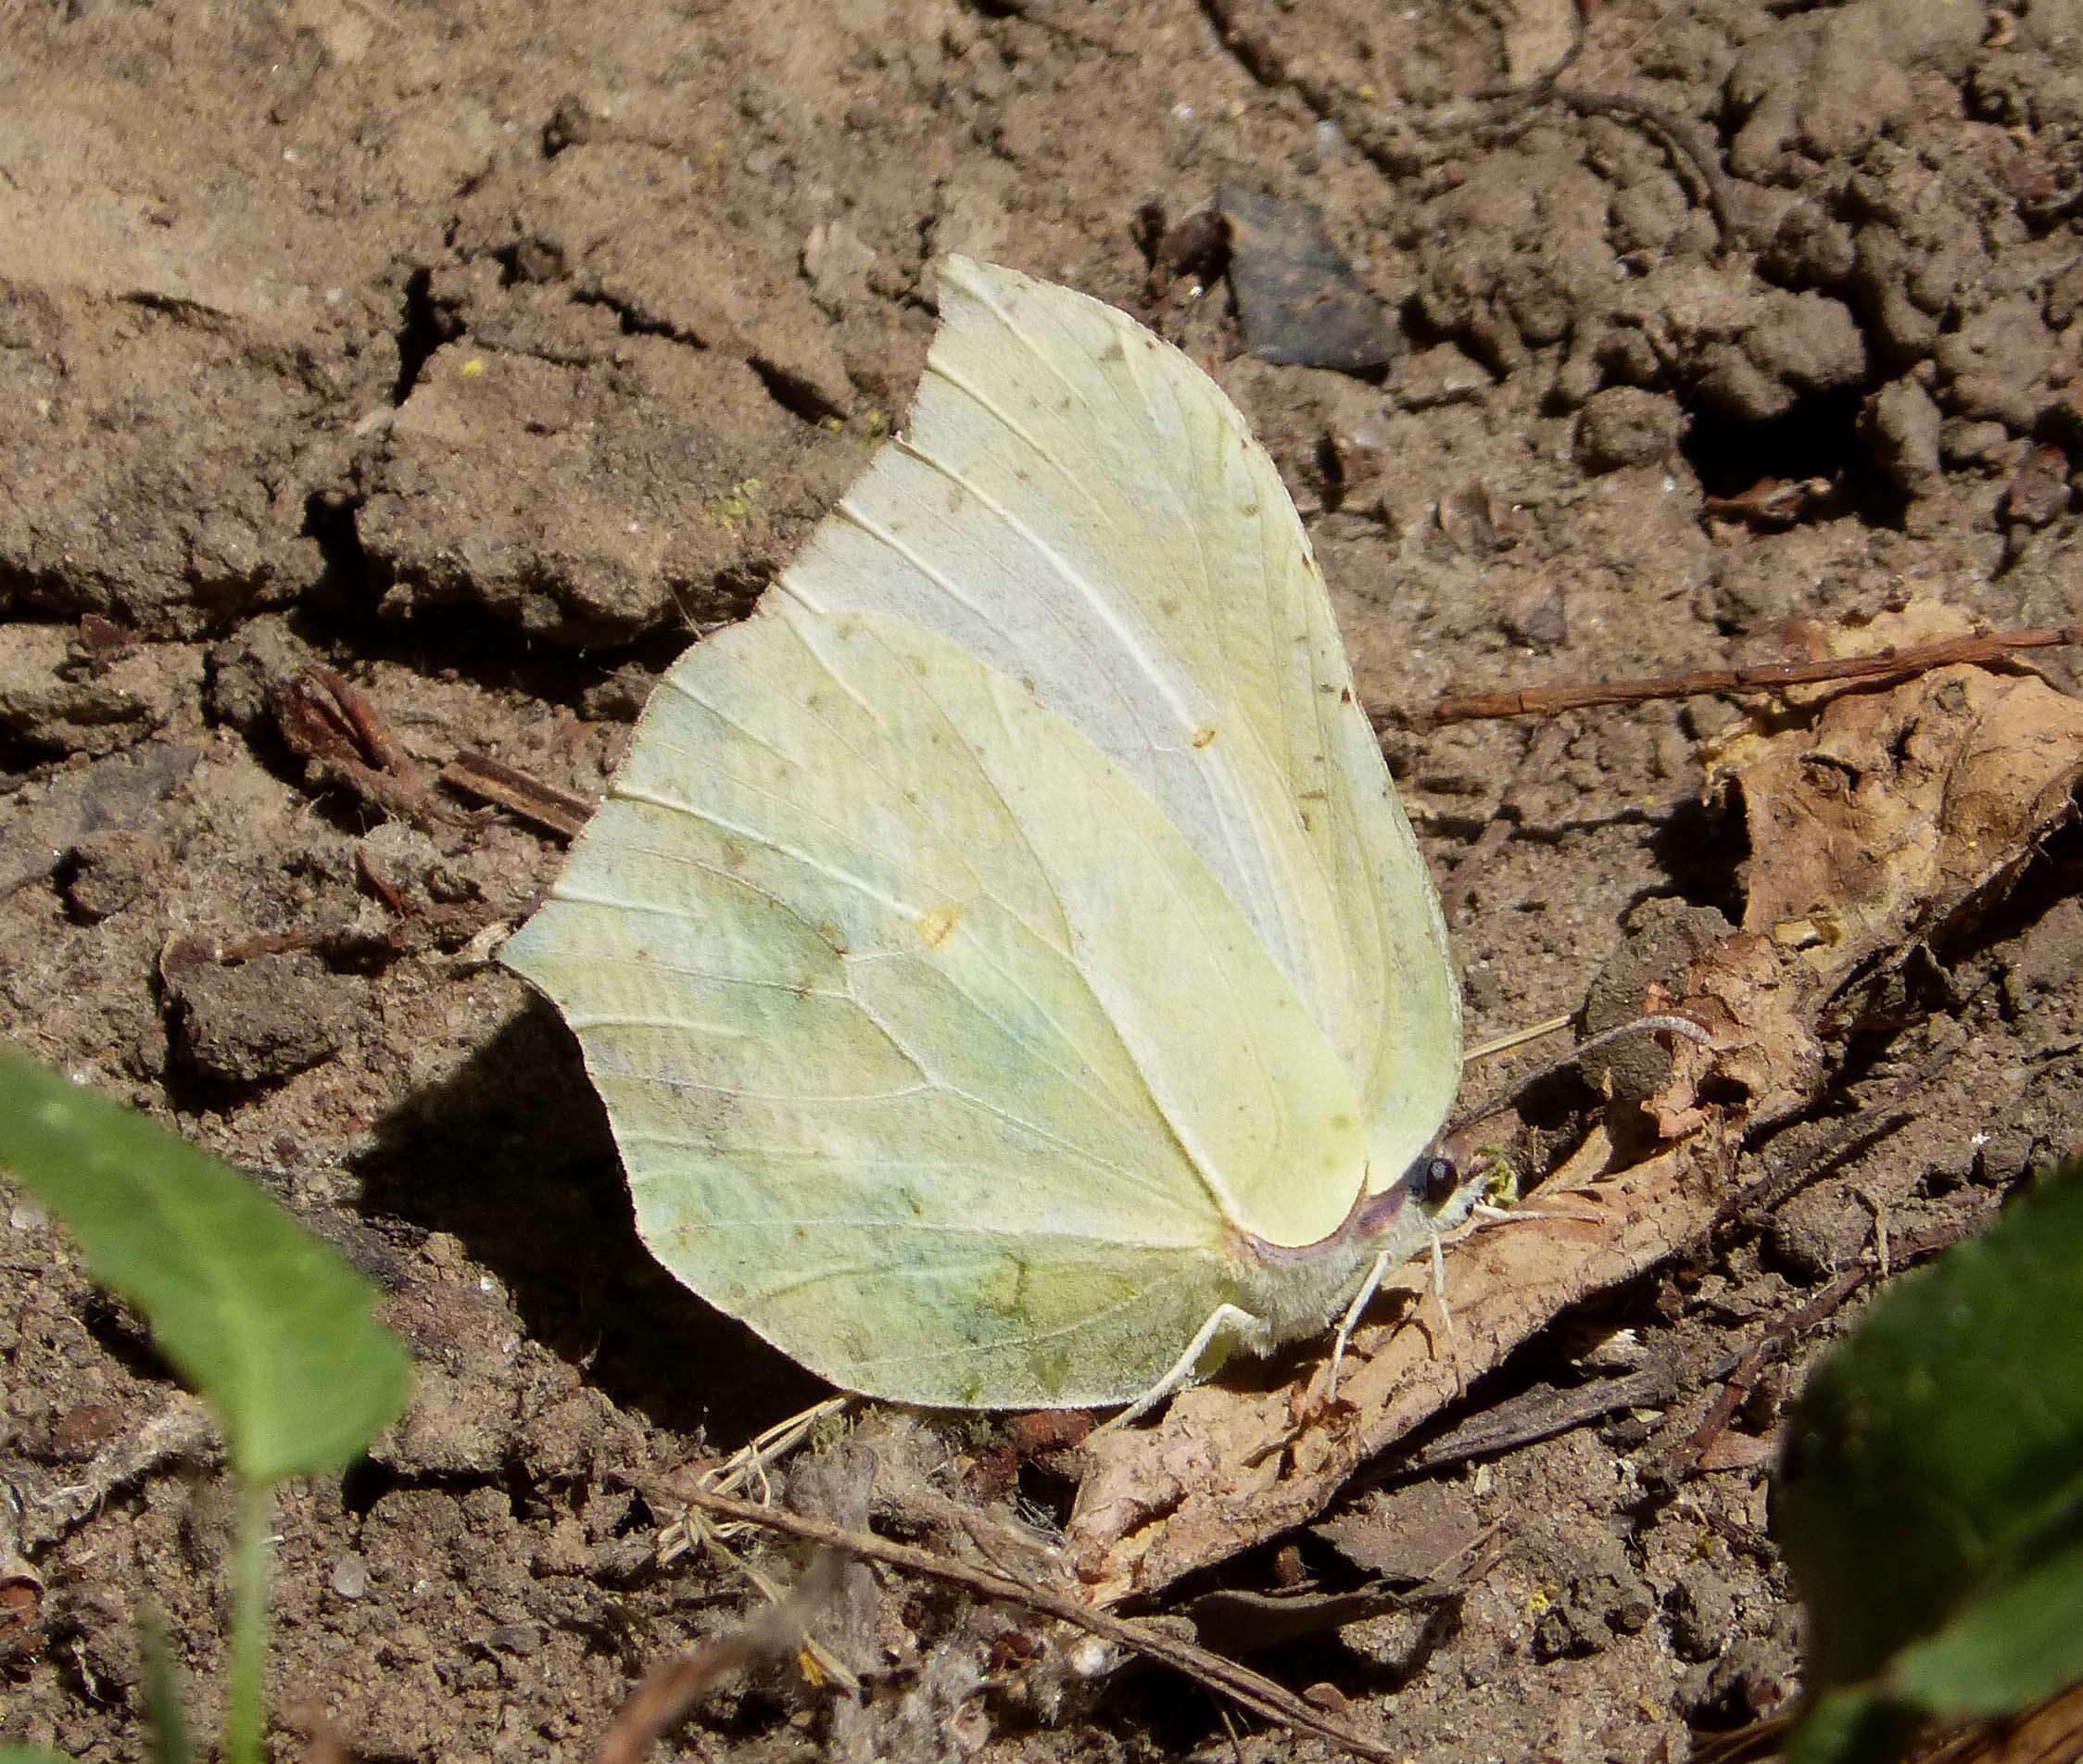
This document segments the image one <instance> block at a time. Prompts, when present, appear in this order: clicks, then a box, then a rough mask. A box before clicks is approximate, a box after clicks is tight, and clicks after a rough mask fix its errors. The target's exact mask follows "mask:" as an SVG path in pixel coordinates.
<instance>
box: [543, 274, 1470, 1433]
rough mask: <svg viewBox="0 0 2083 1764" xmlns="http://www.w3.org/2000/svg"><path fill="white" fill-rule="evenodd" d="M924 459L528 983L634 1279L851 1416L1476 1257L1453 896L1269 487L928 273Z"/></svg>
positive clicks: (1175, 1358)
mask: <svg viewBox="0 0 2083 1764" xmlns="http://www.w3.org/2000/svg"><path fill="white" fill-rule="evenodd" d="M940 294H941V320H942V323H941V332H940V335H939V337H938V339H937V340H936V342H935V344H934V346H933V349H932V353H931V356H930V358H929V359H928V363H927V369H926V376H925V380H924V383H923V384H922V385H921V387H920V390H919V394H918V398H917V403H916V406H915V410H914V411H913V413H912V424H911V432H910V434H909V435H907V436H905V437H903V438H901V439H897V440H893V441H890V442H889V443H887V444H886V445H885V446H884V447H882V448H881V450H880V451H879V452H878V453H877V455H876V457H875V459H874V460H873V461H872V462H871V463H870V465H869V467H868V469H867V471H866V473H865V474H864V475H863V476H862V478H861V479H860V481H859V482H858V483H857V484H855V485H854V486H853V488H852V490H851V491H850V492H849V493H848V494H847V496H846V497H845V498H844V499H843V500H841V501H840V504H839V506H838V508H837V509H836V510H834V511H833V513H832V514H831V515H830V516H829V517H828V518H827V520H826V522H825V523H823V525H821V526H820V527H819V528H818V530H817V531H816V533H815V534H814V536H812V538H811V540H810V543H809V545H808V547H807V548H805V550H804V552H803V554H802V557H801V558H799V559H798V560H797V561H796V562H795V563H794V564H793V565H792V566H791V567H790V568H789V570H788V571H787V573H785V574H783V575H782V576H781V578H780V579H779V581H778V582H776V584H775V585H774V586H773V587H772V588H770V589H769V590H768V591H767V593H766V595H765V596H764V599H762V601H761V603H760V606H759V609H758V611H756V612H755V613H754V614H753V616H752V617H751V618H749V619H747V620H746V621H744V622H743V623H742V624H739V625H736V626H733V627H731V628H730V629H727V630H725V631H723V632H720V633H718V634H717V635H715V636H711V637H709V638H708V639H706V640H705V641H703V642H701V643H699V644H697V645H696V646H695V647H694V648H693V649H690V650H688V653H687V654H686V655H685V656H683V657H682V658H681V659H680V661H679V662H677V663H676V664H675V666H674V667H673V669H672V670H671V671H670V672H669V673H668V674H666V675H665V677H664V679H663V681H662V682H661V684H660V686H659V688H658V691H657V693H656V694H655V696H654V697H653V698H652V699H651V701H650V705H649V707H648V708H647V709H646V711H645V712H644V715H643V718H642V720H641V722H640V723H639V724H638V728H637V733H636V736H635V737H634V739H633V741H632V743H631V746H630V750H629V756H628V759H627V760H626V762H625V763H624V765H623V767H622V769H621V771H620V772H619V774H618V775H616V777H615V780H614V784H613V787H612V789H611V791H610V793H609V797H608V800H607V801H606V803H605V804H604V805H603V806H602V807H601V809H600V813H598V814H597V815H596V816H595V817H594V819H593V821H592V823H591V824H590V825H588V827H587V830H586V832H585V834H584V835H583V836H582V837H581V838H580V839H579V841H578V843H577V846H576V847H575V849H574V851H573V852H572V855H571V859H570V862H569V863H568V864H567V865H566V867H565V870H564V873H563V875H562V877H561V878H560V880H559V881H558V883H557V885H556V888H555V889H554V890H553V892H552V894H551V896H550V898H549V901H547V902H546V903H545V904H544V905H543V907H542V909H541V910H540V911H539V912H538V913H537V914H536V915H535V917H534V918H532V919H531V920H530V921H529V922H528V924H527V925H526V926H524V928H523V930H522V931H521V932H520V933H519V934H518V935H517V936H515V937H514V938H513V939H512V940H511V942H509V943H508V944H507V946H506V949H505V952H504V957H503V959H504V960H505V961H506V962H507V963H508V964H510V965H511V966H512V967H513V968H515V969H517V970H518V971H519V972H520V973H521V974H523V975H524V976H525V977H527V978H528V979H529V980H531V981H532V982H534V984H535V985H536V986H537V987H538V988H540V989H542V990H543V991H544V992H546V993H548V994H549V997H550V998H551V999H552V1000H554V1001H555V1002H556V1004H557V1007H558V1009H559V1010H560V1011H561V1012H562V1014H563V1017H564V1020H565V1022H566V1023H568V1024H569V1025H570V1026H571V1027H572V1029H573V1031H574V1034H576V1036H577V1037H578V1040H579V1044H580V1047H581V1048H582V1050H583V1052H584V1054H585V1059H586V1065H587V1071H588V1072H589V1073H590V1074H591V1076H592V1079H593V1082H594V1084H595V1086H596V1087H597V1088H598V1089H599V1090H600V1095H601V1098H602V1099H603V1101H604V1102H605V1103H606V1104H607V1110H608V1115H609V1118H610V1120H611V1121H612V1125H613V1128H614V1135H615V1140H616V1143H617V1145H618V1146H619V1148H620V1150H621V1153H622V1158H623V1162H624V1165H625V1167H626V1170H627V1173H628V1178H629V1187H630V1191H631V1194H632V1195H633V1196H634V1199H635V1203H636V1211H637V1222H638V1229H639V1230H640V1231H641V1233H642V1235H643V1239H644V1241H645V1242H646V1243H647V1244H648V1245H649V1246H650V1250H651V1252H652V1253H653V1254H655V1255H657V1256H658V1258H659V1259H660V1260H661V1261H662V1262H663V1263H664V1264H665V1266H667V1267H669V1268H670V1269H671V1270H672V1271H673V1272H674V1273H675V1275H677V1276H678V1277H679V1278H680V1279H682V1280H684V1281H685V1282H686V1283H687V1284H688V1286H690V1287H692V1288H693V1289H694V1290H695V1291H696V1292H699V1293H701V1295H702V1296H703V1297H704V1298H706V1299H708V1300H709V1301H710V1302H711V1303H713V1304H716V1305H718V1306H720V1307H721V1308H722V1309H724V1310H725V1311H727V1312H729V1313H730V1314H731V1315H732V1316H733V1317H739V1318H740V1319H741V1320H743V1321H744V1322H745V1323H747V1324H749V1325H750V1326H751V1328H752V1329H756V1330H757V1331H758V1332H759V1333H760V1334H761V1335H763V1336H764V1337H765V1338H766V1339H767V1340H768V1341H770V1342H774V1343H775V1344H776V1346H777V1347H779V1348H781V1349H782V1350H783V1351H784V1352H786V1353H788V1354H789V1355H793V1356H794V1357H795V1358H797V1359H799V1360H801V1361H802V1363H803V1364H804V1365H806V1366H808V1367H811V1368H812V1369H814V1371H816V1372H818V1373H820V1374H822V1375H823V1376H824V1377H826V1378H827V1379H829V1380H832V1381H833V1382H834V1383H835V1384H839V1385H840V1386H843V1387H845V1388H846V1389H849V1390H853V1391H859V1392H865V1393H867V1394H869V1395H873V1396H879V1397H885V1398H890V1399H895V1400H901V1401H906V1402H915V1403H924V1404H935V1405H963V1406H971V1407H1029V1406H1039V1405H1085V1404H1099V1403H1109V1402H1116V1401H1120V1400H1123V1399H1126V1398H1129V1397H1132V1396H1135V1395H1137V1394H1138V1393H1141V1392H1147V1391H1151V1390H1153V1389H1154V1388H1158V1387H1161V1386H1163V1385H1164V1384H1166V1383H1168V1381H1171V1380H1175V1379H1177V1378H1183V1377H1186V1376H1190V1375H1192V1374H1193V1373H1195V1372H1205V1371H1206V1370H1207V1369H1208V1368H1209V1367H1212V1366H1213V1365H1214V1364H1215V1363H1217V1362H1218V1360H1219V1359H1220V1357H1221V1356H1222V1355H1223V1354H1224V1353H1225V1352H1226V1351H1228V1350H1229V1349H1231V1348H1232V1347H1236V1346H1243V1347H1247V1348H1250V1349H1252V1350H1254V1351H1257V1352H1265V1351H1266V1350H1268V1349H1269V1348H1270V1347H1272V1346H1274V1345H1275V1344H1277V1343H1279V1342H1286V1341H1290V1340H1294V1339H1295V1338H1298V1337H1300V1336H1304V1335H1307V1334H1310V1333H1313V1332H1316V1331H1318V1330H1320V1329H1323V1328H1325V1327H1326V1325H1327V1324H1328V1322H1329V1320H1330V1319H1331V1317H1332V1316H1333V1315H1334V1314H1335V1313H1336V1311H1337V1310H1338V1308H1339V1306H1340V1305H1341V1304H1344V1303H1346V1302H1347V1301H1349V1300H1350V1299H1351V1298H1352V1297H1353V1295H1354V1294H1355V1293H1356V1292H1358V1290H1359V1289H1360V1288H1361V1285H1362V1283H1363V1282H1364V1281H1366V1280H1367V1279H1368V1278H1369V1276H1370V1270H1374V1271H1376V1272H1378V1271H1379V1269H1380V1267H1382V1266H1393V1265H1395V1263H1398V1262H1401V1261H1403V1260H1406V1259H1408V1257H1409V1256H1410V1255H1412V1254H1415V1253H1416V1252H1418V1251H1419V1250H1420V1249H1422V1248H1423V1247H1424V1246H1425V1245H1426V1244H1427V1243H1428V1242H1429V1241H1432V1240H1433V1237H1434V1236H1435V1234H1436V1233H1437V1232H1438V1231H1440V1230H1442V1229H1446V1228H1448V1227H1450V1226H1452V1225H1454V1224H1457V1223H1458V1222H1459V1221H1460V1220H1461V1219H1462V1218H1463V1217H1464V1216H1466V1214H1467V1211H1468V1208H1469V1206H1470V1204H1471V1200H1472V1191H1471V1186H1470V1185H1469V1184H1468V1183H1466V1182H1463V1181H1460V1180H1458V1178H1457V1177H1456V1175H1455V1173H1454V1172H1453V1171H1452V1170H1451V1168H1450V1166H1445V1165H1443V1164H1442V1163H1440V1161H1438V1160H1436V1159H1433V1157H1432V1156H1431V1155H1430V1147H1431V1144H1432V1141H1433V1136H1434V1134H1435V1133H1436V1132H1437V1130H1438V1128H1439V1127H1440V1124H1441V1122H1442V1120H1443V1119H1444V1118H1445V1114H1446V1111H1447V1109H1448V1108H1449V1107H1450V1106H1451V1105H1452V1103H1453V1099H1454V1093H1455V1089H1456V1086H1457V1083H1458V1076H1459V1070H1460V1048H1461V1037H1460V997H1459V992H1458V988H1457V985H1456V982H1455V978H1454V971H1453V967H1452V964H1451V962H1450V961H1449V958H1448V955H1447V949H1446V936H1445V926H1444V925H1443V924H1442V922H1441V917H1440V911H1439V905H1438V901H1437V899H1436V897H1435V895H1434V894H1433V888H1432V886H1431V883H1430V881H1429V879H1428V877H1427V876H1426V872H1425V868H1424V864H1423V861H1422V859H1421V858H1420V855H1419V853H1418V850H1417V847H1416V844H1415V842H1414V841H1413V839H1412V838H1411V834H1410V828H1409V825H1408V822H1407V821H1406V820H1405V817H1404V813H1403V810H1402V807H1401V805H1400V804H1399V803H1398V801H1397V800H1396V796H1395V790H1394V788H1392V787H1391V785H1390V782H1389V775H1388V771H1387V768H1386V767H1385V766H1384V765H1383V763H1382V755H1381V750H1380V748H1379V745H1378V744H1377V741H1376V738H1375V736H1374V732H1373V730H1372V728H1371V727H1370V725H1369V722H1368V719H1367V715H1366V713H1365V712H1364V711H1363V710H1362V709H1361V708H1360V706H1359V704H1358V703H1357V700H1356V699H1355V696H1354V693H1353V687H1352V674H1351V671H1350V669H1349V668H1348V666H1347V664H1346V661H1345V655H1344V648H1343V646H1342V645H1341V643H1340V641H1339V637H1338V631H1337V627H1336V624H1334V623H1333V620H1332V611H1331V605H1330V601H1329V599H1327V597H1326V595H1325V592H1324V587H1323V581H1322V577H1321V575H1320V573H1319V571H1318V568H1317V564H1316V561H1315V559H1314V557H1313V556H1312V555H1311V553H1310V549H1309V545H1308V541H1307V537H1306V536H1305V535H1304V533H1303V529H1302V524H1301V522H1300V520H1299V519H1298V517H1297V516H1296V514H1295V511H1294V505H1293V503H1292V502H1291V501H1290V500H1289V498H1288V496H1287V493H1286V491H1285V489H1284V488H1283V487H1282V485H1281V480H1280V477H1279V474H1278V473H1276V471H1275V470H1274V468H1273V464H1272V462H1271V460H1269V459H1268V458H1267V456H1266V453H1265V452H1264V450H1263V449H1262V448H1261V447H1259V446H1258V445H1257V444H1256V442H1255V441H1254V440H1253V439H1252V438H1251V436H1250V435H1249V433H1248V432H1247V431H1246V429H1245V427H1244V423H1243V418H1242V417H1241V416H1239V415H1238V413H1237V411H1236V410H1235V408H1234V407H1233V406H1232V405H1231V403H1230V401H1229V400H1228V399H1227V398H1226V397H1224V396H1223V394H1222V393H1221V391H1220V390H1219V389H1218V387H1217V386H1216V384H1215V383H1214V382H1213V381H1211V380H1210V379H1208V377H1207V376H1206V374H1204V373H1202V372H1200V370H1199V369H1197V368H1195V367H1194V366H1193V364H1192V363H1191V362H1190V361H1188V360H1187V359H1186V358H1185V357H1184V356H1183V355H1181V354H1180V352H1179V351H1178V350H1176V349H1174V348H1172V347H1170V346H1169V345H1168V344H1165V343H1163V342H1161V341H1159V340H1158V339H1157V338H1156V337H1155V336H1153V335H1152V334H1150V333H1149V332H1148V331H1146V330H1144V329H1143V328H1142V326H1140V325H1138V324H1136V323H1135V322H1134V321H1131V320H1130V319H1129V318H1127V317H1125V316H1124V315H1123V314H1121V313H1119V312H1117V311H1115V310H1114V309H1112V308H1110V307H1106V306H1104V305H1102V304H1100V303H1099V302H1098V301H1096V300H1092V299H1090V298H1088V297H1086V296H1083V295H1080V294H1076V293H1073V292H1071V291H1070V290H1068V289H1066V288H1060V287H1054V286H1051V285H1049V284H1048V283H1041V282H1035V281H1031V280H1029V278H1028V277H1026V276H1023V275H1019V274H1016V272H1014V271H1010V270H1004V269H998V268H995V267H993V266H991V265H988V264H981V263H975V262H971V261H969V260H967V259H965V258H947V259H945V260H944V261H943V262H942V263H941V267H940Z"/></svg>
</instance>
